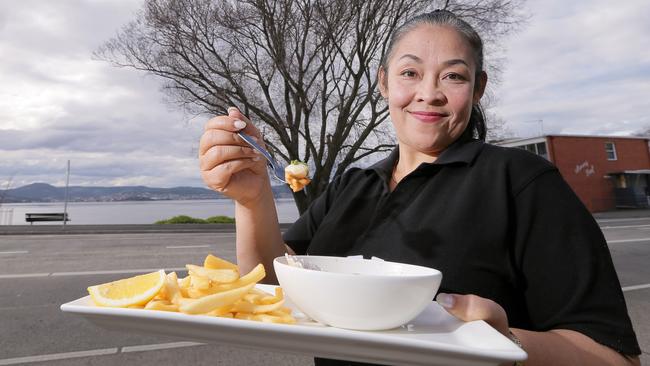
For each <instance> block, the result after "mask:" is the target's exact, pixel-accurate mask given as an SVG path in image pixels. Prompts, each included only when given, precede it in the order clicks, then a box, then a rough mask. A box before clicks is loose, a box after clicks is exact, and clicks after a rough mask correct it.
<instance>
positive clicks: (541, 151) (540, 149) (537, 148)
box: [517, 142, 548, 160]
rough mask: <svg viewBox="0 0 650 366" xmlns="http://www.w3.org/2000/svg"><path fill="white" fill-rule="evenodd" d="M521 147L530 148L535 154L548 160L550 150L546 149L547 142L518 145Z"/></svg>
mask: <svg viewBox="0 0 650 366" xmlns="http://www.w3.org/2000/svg"><path fill="white" fill-rule="evenodd" d="M517 147H518V148H520V149H524V150H528V151H530V152H532V153H533V154H537V155H539V156H541V157H543V158H544V159H546V160H548V152H547V151H546V143H545V142H539V143H536V144H528V145H520V146H517Z"/></svg>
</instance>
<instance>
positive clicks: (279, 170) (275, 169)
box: [237, 132, 286, 183]
mask: <svg viewBox="0 0 650 366" xmlns="http://www.w3.org/2000/svg"><path fill="white" fill-rule="evenodd" d="M237 135H239V137H241V139H242V140H244V141H246V143H247V144H249V145H250V146H251V147H252V148H253V149H255V150H257V151H259V152H260V153H261V154H262V155H263V156H264V157H265V158H266V160H267V161H268V163H269V167H270V170H271V172H272V173H273V176H275V178H276V179H277V180H279V181H280V182H282V183H286V182H285V181H284V167H283V166H281V165H280V164H279V163H278V162H277V161H276V160H275V159H273V157H272V156H271V154H269V152H268V151H266V149H264V148H263V147H261V146H260V145H259V144H258V143H257V142H255V140H253V138H252V137H251V136H249V135H247V134H245V133H243V132H237Z"/></svg>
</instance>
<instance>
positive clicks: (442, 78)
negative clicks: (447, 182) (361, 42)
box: [379, 25, 487, 156]
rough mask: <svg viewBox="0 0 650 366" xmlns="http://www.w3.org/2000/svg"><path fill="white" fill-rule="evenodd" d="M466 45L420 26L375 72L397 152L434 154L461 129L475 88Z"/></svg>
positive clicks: (446, 31)
mask: <svg viewBox="0 0 650 366" xmlns="http://www.w3.org/2000/svg"><path fill="white" fill-rule="evenodd" d="M475 72H476V65H475V61H474V57H473V52H472V49H471V47H470V45H469V44H468V42H467V41H466V40H465V39H464V38H463V37H462V36H461V35H460V34H459V33H458V32H457V31H456V30H454V29H453V28H450V27H445V26H432V25H420V26H418V27H416V28H414V29H413V30H411V31H410V32H408V33H406V34H405V35H404V36H403V37H402V39H401V40H399V41H398V42H397V43H396V44H395V46H394V48H393V52H392V55H391V56H390V59H389V60H388V70H380V72H379V78H380V83H379V85H380V91H381V94H382V95H383V96H384V98H386V99H387V101H388V108H389V111H390V116H391V119H392V121H393V125H394V126H395V131H396V133H397V138H398V140H399V142H400V146H401V148H410V149H413V150H414V151H417V152H421V153H425V154H428V155H432V156H437V155H438V154H439V153H440V152H442V151H443V150H444V149H445V148H447V146H449V145H450V144H451V143H452V142H454V141H455V140H456V139H457V138H458V137H460V136H461V135H462V133H463V131H464V130H465V127H467V124H468V122H469V117H470V114H471V111H472V105H473V104H475V103H478V101H479V99H480V98H481V96H482V94H483V90H484V89H485V82H486V81H487V76H486V75H485V73H482V74H481V79H482V80H481V87H479V88H474V85H475Z"/></svg>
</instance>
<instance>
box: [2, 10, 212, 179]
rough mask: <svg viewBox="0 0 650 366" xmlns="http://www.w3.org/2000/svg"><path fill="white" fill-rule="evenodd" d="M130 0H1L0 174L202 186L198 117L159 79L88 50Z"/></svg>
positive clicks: (107, 33)
mask: <svg viewBox="0 0 650 366" xmlns="http://www.w3.org/2000/svg"><path fill="white" fill-rule="evenodd" d="M139 5H140V2H135V1H121V2H120V1H97V0H93V1H90V0H88V1H82V0H76V1H52V2H49V1H21V2H1V3H0V14H12V17H11V18H6V17H5V18H0V25H2V26H0V54H2V55H3V58H2V61H1V62H0V155H1V156H2V159H1V160H0V184H3V185H2V187H4V184H6V183H3V182H6V180H7V179H9V178H10V177H13V182H12V185H13V186H20V185H23V184H29V183H32V182H47V183H51V184H63V183H64V179H65V165H66V161H67V160H68V159H70V160H71V161H72V173H71V184H77V185H130V184H144V185H149V186H159V187H170V186H175V185H192V186H202V182H201V179H200V176H199V171H198V163H197V158H196V155H197V152H196V148H197V145H198V139H199V137H200V134H201V132H202V131H201V127H202V126H201V125H202V120H203V118H200V117H199V118H195V119H193V118H190V116H187V115H185V114H183V113H181V112H179V111H177V110H174V109H173V108H171V107H170V106H168V105H167V104H165V103H164V102H163V95H162V93H161V92H160V82H159V81H158V80H155V79H154V78H152V77H150V76H147V75H143V74H142V73H139V72H136V71H133V70H129V69H120V68H115V67H113V66H111V65H109V64H108V63H106V62H102V61H97V60H93V59H92V57H91V54H92V52H93V51H94V50H95V49H96V48H97V47H98V46H99V45H101V44H102V43H103V42H105V41H106V40H108V39H109V38H110V37H111V36H112V35H113V34H115V32H116V31H117V30H118V28H119V27H120V26H121V25H123V24H125V23H126V22H128V21H130V20H131V19H132V17H133V14H134V13H135V11H137V9H138V7H139Z"/></svg>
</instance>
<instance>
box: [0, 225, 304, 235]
mask: <svg viewBox="0 0 650 366" xmlns="http://www.w3.org/2000/svg"><path fill="white" fill-rule="evenodd" d="M290 225H291V224H280V229H281V230H285V229H287V228H288V227H289V226H290ZM233 232H235V225H234V224H142V225H134V224H131V225H120V224H118V225H69V224H68V225H65V226H64V225H61V224H59V225H52V224H41V225H38V224H34V225H0V235H57V234H65V235H74V234H140V233H142V234H148V233H172V234H173V233H233Z"/></svg>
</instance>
